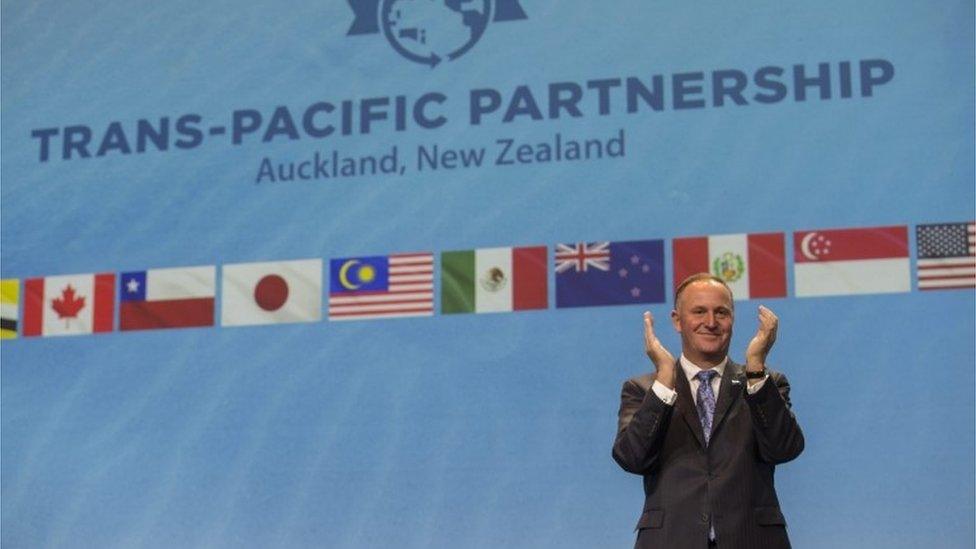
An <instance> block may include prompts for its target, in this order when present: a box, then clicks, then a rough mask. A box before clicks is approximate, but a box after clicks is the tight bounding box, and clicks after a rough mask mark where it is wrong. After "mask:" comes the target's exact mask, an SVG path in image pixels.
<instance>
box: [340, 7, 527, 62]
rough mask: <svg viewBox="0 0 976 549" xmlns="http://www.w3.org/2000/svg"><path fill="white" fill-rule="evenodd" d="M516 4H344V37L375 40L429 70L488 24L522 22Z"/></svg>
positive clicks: (463, 49)
mask: <svg viewBox="0 0 976 549" xmlns="http://www.w3.org/2000/svg"><path fill="white" fill-rule="evenodd" d="M520 1H521V0H346V2H347V3H348V4H349V7H350V8H351V9H352V12H353V15H354V16H355V17H354V19H353V21H352V25H350V26H349V30H348V31H347V32H346V36H367V35H371V34H380V33H382V34H383V36H385V37H386V41H387V42H389V44H390V45H391V46H392V47H393V49H394V50H396V52H397V53H399V54H400V55H401V56H403V57H404V58H406V59H409V60H410V61H413V62H414V63H421V64H423V65H427V66H429V67H431V68H434V67H436V66H437V65H438V64H440V63H441V62H442V61H453V60H455V59H457V58H458V57H461V56H462V55H464V54H465V53H467V51H468V50H470V49H471V48H473V47H474V45H475V44H477V43H478V40H480V39H481V36H482V35H483V34H485V29H486V28H488V23H489V22H490V23H501V22H506V21H524V20H526V19H528V16H527V15H525V10H523V9H522V6H520V5H519V2H520Z"/></svg>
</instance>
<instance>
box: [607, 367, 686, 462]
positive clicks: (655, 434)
mask: <svg viewBox="0 0 976 549" xmlns="http://www.w3.org/2000/svg"><path fill="white" fill-rule="evenodd" d="M673 409H674V406H669V405H667V404H665V403H664V401H662V400H661V399H660V398H658V396H657V394H655V393H654V391H653V390H651V389H650V388H648V389H644V388H642V387H641V386H640V385H639V384H638V383H637V382H636V381H634V380H632V379H631V380H627V381H625V382H624V386H623V389H622V390H621V394H620V411H619V412H618V414H617V438H616V440H615V441H614V443H613V459H614V460H615V461H616V462H617V464H619V465H620V467H622V468H623V469H624V470H625V471H628V472H631V473H636V474H638V475H642V474H645V473H646V472H648V471H649V470H651V469H652V468H653V467H654V466H655V464H656V463H657V459H658V455H659V453H660V451H661V446H662V445H663V443H664V437H665V435H666V434H667V426H668V423H669V418H670V417H671V413H672V410H673Z"/></svg>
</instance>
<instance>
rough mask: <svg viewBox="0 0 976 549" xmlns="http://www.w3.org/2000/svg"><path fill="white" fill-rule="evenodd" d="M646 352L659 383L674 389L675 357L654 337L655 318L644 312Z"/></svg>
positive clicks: (648, 312)
mask: <svg viewBox="0 0 976 549" xmlns="http://www.w3.org/2000/svg"><path fill="white" fill-rule="evenodd" d="M644 350H645V352H647V356H648V357H649V358H650V359H651V362H653V363H654V368H655V370H656V372H657V377H656V379H657V381H660V382H661V383H662V384H663V385H664V386H665V387H667V388H668V389H674V366H675V360H674V356H673V355H672V354H671V353H669V352H668V350H667V349H665V348H664V345H662V344H661V340H659V339H658V338H657V336H656V335H654V316H653V315H651V312H650V311H644Z"/></svg>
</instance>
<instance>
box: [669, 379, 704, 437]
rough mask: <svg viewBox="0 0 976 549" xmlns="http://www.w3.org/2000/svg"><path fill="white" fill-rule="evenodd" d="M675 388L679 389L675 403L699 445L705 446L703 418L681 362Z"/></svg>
mask: <svg viewBox="0 0 976 549" xmlns="http://www.w3.org/2000/svg"><path fill="white" fill-rule="evenodd" d="M674 377H675V378H677V379H675V384H674V387H675V390H677V391H678V400H677V401H675V403H674V405H675V407H676V408H677V409H678V412H679V413H680V414H681V417H683V418H684V420H685V423H687V424H688V428H689V429H691V432H692V433H693V434H694V435H695V438H696V439H697V440H698V445H699V446H701V447H702V448H704V447H705V435H704V432H703V431H702V426H701V419H699V418H698V409H697V408H695V400H694V399H693V398H691V385H690V384H689V383H688V378H687V376H686V375H685V370H684V368H682V367H681V364H678V368H677V372H675V376H674Z"/></svg>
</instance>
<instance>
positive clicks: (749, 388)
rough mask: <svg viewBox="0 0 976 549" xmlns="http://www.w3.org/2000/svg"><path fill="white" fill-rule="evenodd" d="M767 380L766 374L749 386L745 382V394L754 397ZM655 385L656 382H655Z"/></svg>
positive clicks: (767, 375)
mask: <svg viewBox="0 0 976 549" xmlns="http://www.w3.org/2000/svg"><path fill="white" fill-rule="evenodd" d="M767 379H769V374H766V375H765V376H763V378H762V379H761V380H759V382H758V383H752V384H750V383H749V382H748V381H747V382H746V392H747V393H749V394H750V395H754V394H756V393H758V392H759V390H760V389H762V388H763V385H765V384H766V380H767ZM655 383H657V382H655Z"/></svg>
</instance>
